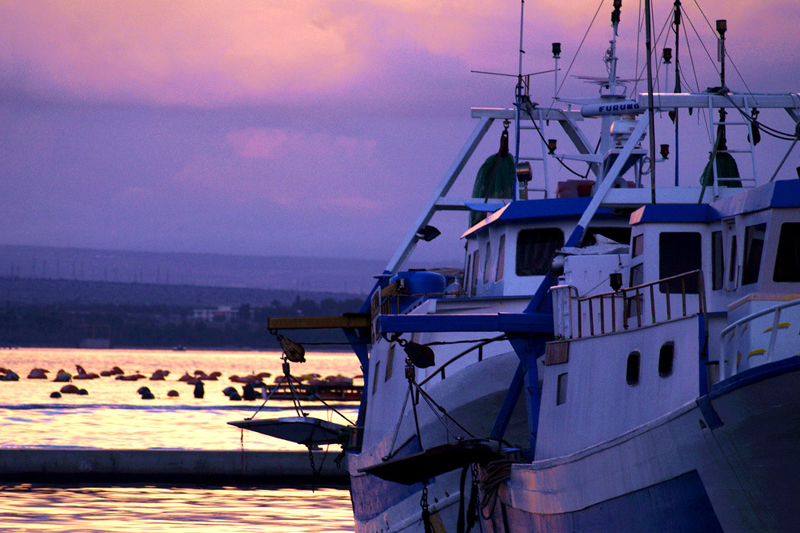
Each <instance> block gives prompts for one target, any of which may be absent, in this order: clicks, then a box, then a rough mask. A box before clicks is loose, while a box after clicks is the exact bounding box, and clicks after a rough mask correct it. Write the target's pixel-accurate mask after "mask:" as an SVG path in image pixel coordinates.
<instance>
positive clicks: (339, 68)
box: [0, 0, 800, 260]
mask: <svg viewBox="0 0 800 533" xmlns="http://www.w3.org/2000/svg"><path fill="white" fill-rule="evenodd" d="M598 4H599V2H595V1H592V2H589V1H583V0H580V1H571V2H563V1H556V0H546V1H541V2H534V1H532V0H529V1H528V2H527V3H526V35H525V48H526V50H527V54H526V56H525V66H524V70H525V71H538V70H544V69H548V68H551V67H552V60H551V58H550V53H549V51H550V43H551V42H553V41H560V42H562V43H563V48H564V53H563V56H562V61H561V65H560V66H562V67H563V68H564V69H565V70H562V73H561V76H563V75H564V74H566V72H565V71H566V67H567V66H568V65H569V62H570V61H571V59H572V57H573V55H574V53H575V51H576V49H577V47H578V44H579V42H580V40H581V38H582V36H583V34H584V31H585V30H586V27H587V26H588V24H589V22H590V21H591V19H592V16H593V14H594V12H595V10H596V9H597V6H598ZM660 4H663V5H660ZM660 4H659V5H657V7H656V15H655V18H656V25H657V26H658V27H659V28H660V27H661V24H663V21H664V20H665V17H666V12H667V10H668V9H669V7H670V6H671V4H672V2H671V1H670V2H662V3H660ZM730 4H734V5H733V6H731V5H730ZM685 5H686V9H687V11H688V12H689V14H690V16H691V17H692V22H693V23H694V24H695V27H696V28H697V31H698V32H700V33H701V35H702V36H703V38H704V39H705V40H706V43H708V44H709V45H710V46H712V47H713V43H712V41H711V39H710V30H709V29H708V26H707V25H706V22H705V20H704V19H703V18H702V16H701V15H700V14H699V12H698V11H697V8H696V5H695V3H694V1H693V0H692V1H690V2H686V3H685ZM565 6H567V7H565ZM701 6H702V7H703V9H704V11H705V13H706V15H707V16H708V18H709V20H711V22H712V24H713V21H714V20H715V19H717V18H723V17H724V18H727V19H728V27H729V33H728V38H729V39H728V47H729V51H730V53H731V55H732V56H733V58H734V60H735V61H736V66H737V67H738V69H739V70H740V71H741V72H742V73H743V74H744V75H745V79H746V80H747V83H748V86H749V87H750V89H752V90H754V91H759V90H763V91H767V90H777V91H790V90H794V91H797V90H798V89H800V72H799V71H798V67H797V66H796V60H797V58H798V57H800V42H799V41H798V39H797V38H796V27H795V26H796V24H797V22H798V21H800V5H798V2H796V0H784V1H775V2H761V3H752V2H741V1H737V2H730V1H728V2H725V1H722V0H715V1H706V2H703V3H702V4H701ZM519 7H520V4H519V2H518V1H516V0H508V1H483V2H455V1H447V0H443V1H431V0H424V1H423V0H404V1H401V2H397V1H390V0H364V1H358V2H357V1H341V0H339V1H336V2H330V1H320V0H306V1H303V2H299V1H297V2H295V1H267V0H252V1H250V0H218V1H210V0H203V1H198V0H169V1H159V0H150V1H147V2H143V1H141V0H130V1H124V0H115V1H111V0H108V1H103V0H96V1H85V2H79V1H71V0H37V1H36V2H31V1H30V0H20V1H13V0H0V228H2V233H1V234H0V235H1V236H0V243H1V244H31V245H53V246H73V247H92V248H112V249H130V250H144V251H189V252H217V253H233V254H253V255H319V256H328V257H351V256H352V257H359V258H369V259H385V260H388V258H389V257H390V256H391V255H392V253H393V251H394V249H395V247H396V246H397V245H398V244H399V241H400V240H401V238H402V237H403V235H404V234H405V232H406V231H407V229H408V227H409V226H410V224H411V223H412V222H413V220H414V219H415V218H416V216H417V214H418V211H419V209H420V208H421V206H422V205H423V203H424V202H425V201H426V199H427V198H428V195H429V194H430V192H431V190H432V189H433V187H434V186H435V185H436V184H437V183H438V182H439V181H440V180H441V177H442V175H443V173H444V171H445V170H446V169H447V167H448V166H449V165H450V163H451V162H452V160H453V158H454V156H455V155H456V153H457V152H458V150H459V149H460V147H461V145H462V143H463V142H464V140H465V139H466V137H467V136H468V135H469V133H470V132H471V130H472V127H473V122H472V119H470V118H469V108H470V107H471V106H484V107H501V106H507V105H510V104H511V101H512V99H513V83H514V80H513V79H509V78H497V77H489V76H481V75H476V74H470V73H469V71H470V69H477V70H492V71H503V72H515V71H516V68H517V54H516V51H517V49H518V39H519V36H518V30H519ZM638 7H639V6H638V2H633V1H631V0H626V2H625V5H623V14H622V19H623V26H622V31H621V38H622V42H621V50H620V56H621V57H622V58H623V59H624V60H626V62H625V64H624V65H623V66H621V69H620V70H621V75H622V76H626V77H632V76H633V75H634V67H633V65H634V61H635V55H634V54H635V52H634V48H635V45H636V19H637V13H638ZM610 10H611V2H610V1H607V2H606V3H605V5H604V6H603V8H602V9H601V11H600V15H599V16H598V19H597V22H596V23H595V25H594V27H593V29H592V31H591V33H590V34H589V37H588V39H587V41H586V44H585V45H584V49H583V51H582V53H581V55H580V56H579V58H578V60H577V61H576V63H575V66H574V67H573V69H572V71H571V72H570V74H571V75H572V74H581V75H601V74H603V72H604V69H603V66H602V63H601V62H600V61H599V59H600V58H601V57H602V54H603V52H604V50H605V48H606V46H607V41H608V38H609V33H610V29H609V23H608V20H609V15H610ZM689 32H690V34H692V32H693V30H692V29H691V27H689ZM693 38H694V37H693ZM661 46H663V44H661V45H660V46H659V49H660V47H661ZM693 46H694V48H693V52H694V55H695V61H696V64H697V70H698V74H699V75H700V82H699V85H700V87H701V88H702V89H704V88H705V87H707V86H711V85H717V84H718V82H717V81H716V80H715V78H714V73H713V70H712V68H711V66H710V65H711V63H710V61H709V60H708V58H707V57H706V55H705V52H704V51H703V50H702V48H700V47H699V45H698V44H697V42H696V41H695V44H694V45H693ZM710 51H711V53H712V54H714V53H715V50H713V48H712V49H711V50H710ZM683 60H684V62H685V63H687V64H688V58H687V57H684V59H683ZM640 65H641V60H640ZM729 80H730V82H729V86H731V87H732V88H734V89H744V87H743V85H742V83H741V81H740V80H739V78H738V76H736V75H735V73H734V71H733V69H732V68H731V67H729ZM552 83H553V82H552V78H551V77H550V76H549V75H548V76H543V77H540V78H537V79H536V80H535V85H534V87H533V91H534V97H533V99H534V100H537V101H539V102H542V103H549V97H550V96H552ZM593 92H594V89H593V88H591V87H589V86H586V85H584V84H583V83H581V82H579V81H577V80H574V79H573V78H568V81H567V83H566V85H565V87H564V89H563V90H562V94H564V95H591V94H593ZM537 94H540V95H541V96H537ZM776 126H780V127H782V128H783V129H784V130H785V129H788V128H789V126H787V125H786V123H781V124H776ZM498 137H499V130H497V129H495V130H493V131H492V132H490V133H489V143H488V144H487V145H484V146H483V147H482V149H481V151H479V153H478V155H477V156H476V160H480V161H482V160H483V159H484V158H485V157H487V156H488V155H490V153H491V152H492V151H493V150H495V149H496V146H497V139H498ZM794 159H796V158H793V159H792V161H794ZM791 165H792V167H794V166H796V162H794V163H791ZM476 169H477V165H473V166H471V167H469V168H468V169H467V173H468V174H469V175H470V176H474V173H475V171H476ZM555 177H556V178H557V179H566V178H568V177H569V176H568V175H567V174H566V173H565V172H557V173H556V175H555ZM465 190H466V189H465V188H462V189H461V191H460V192H462V193H463V192H464V191H465ZM437 225H441V226H443V227H444V228H445V229H447V228H450V229H453V230H461V229H464V225H465V215H463V214H458V215H450V216H448V217H446V218H445V219H444V220H443V221H442V222H441V223H439V224H437ZM435 244H436V246H435V247H434V245H433V244H430V245H426V246H427V247H428V248H429V249H428V250H426V252H427V254H426V255H427V256H430V257H434V258H440V257H446V256H447V255H448V254H450V253H454V252H457V251H458V249H459V248H458V246H459V245H458V243H457V242H456V241H452V242H451V243H449V244H448V243H447V242H445V239H443V238H440V239H439V240H437V241H435Z"/></svg>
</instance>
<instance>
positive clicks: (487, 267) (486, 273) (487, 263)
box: [483, 242, 492, 283]
mask: <svg viewBox="0 0 800 533" xmlns="http://www.w3.org/2000/svg"><path fill="white" fill-rule="evenodd" d="M491 270H492V244H491V243H488V242H487V243H486V259H484V263H483V282H484V283H489V278H490V272H491Z"/></svg>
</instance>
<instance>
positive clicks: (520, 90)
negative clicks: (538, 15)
mask: <svg viewBox="0 0 800 533" xmlns="http://www.w3.org/2000/svg"><path fill="white" fill-rule="evenodd" d="M524 20H525V0H520V12H519V67H518V69H517V87H516V91H515V93H516V94H515V96H516V106H515V107H516V108H517V110H516V112H515V113H514V168H517V165H519V130H520V118H521V117H520V114H521V113H522V102H523V98H524V96H525V86H524V84H523V83H522V55H523V54H524V53H525V50H524V49H523V48H522V36H523V35H522V31H523V23H524ZM514 200H519V180H518V179H517V176H516V174H515V175H514Z"/></svg>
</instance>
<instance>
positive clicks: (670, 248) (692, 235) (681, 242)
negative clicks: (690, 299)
mask: <svg viewBox="0 0 800 533" xmlns="http://www.w3.org/2000/svg"><path fill="white" fill-rule="evenodd" d="M700 244H701V240H700V234H699V233H697V232H685V231H682V232H663V233H661V235H659V236H658V254H659V255H658V277H659V278H660V279H664V278H668V277H671V276H678V275H680V274H684V273H686V272H691V271H693V270H700V269H701V268H702V252H703V251H702V249H701V247H700ZM658 288H659V290H660V291H661V292H662V293H665V292H667V288H669V292H670V294H675V293H678V294H680V293H681V292H682V291H683V290H685V291H686V293H687V294H697V291H698V283H697V276H688V277H686V278H683V279H682V280H681V278H678V279H673V280H670V281H668V282H665V283H659V284H658Z"/></svg>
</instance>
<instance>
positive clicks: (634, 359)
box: [625, 352, 642, 386]
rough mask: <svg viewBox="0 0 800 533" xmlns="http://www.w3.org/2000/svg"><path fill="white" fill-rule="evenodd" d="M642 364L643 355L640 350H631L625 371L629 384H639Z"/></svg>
mask: <svg viewBox="0 0 800 533" xmlns="http://www.w3.org/2000/svg"><path fill="white" fill-rule="evenodd" d="M641 366H642V356H641V354H640V353H639V352H631V353H630V355H628V367H627V369H626V371H625V381H627V382H628V385H631V386H633V385H638V384H639V369H640V368H641Z"/></svg>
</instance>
